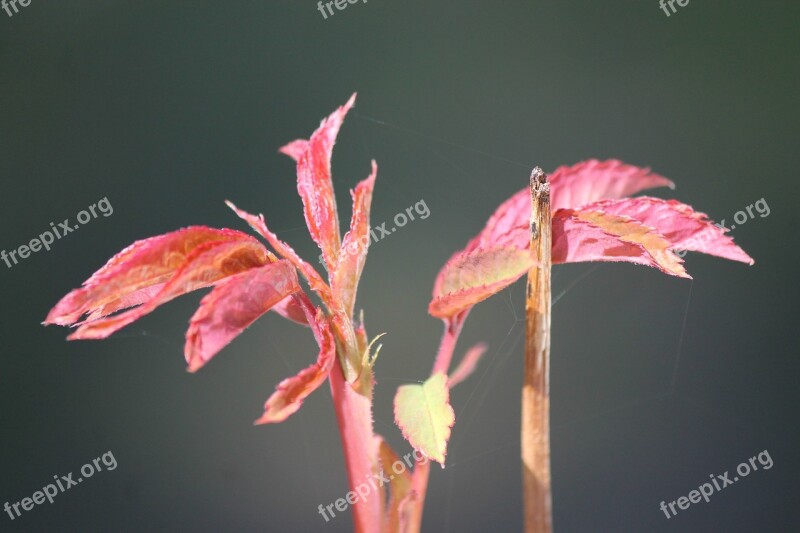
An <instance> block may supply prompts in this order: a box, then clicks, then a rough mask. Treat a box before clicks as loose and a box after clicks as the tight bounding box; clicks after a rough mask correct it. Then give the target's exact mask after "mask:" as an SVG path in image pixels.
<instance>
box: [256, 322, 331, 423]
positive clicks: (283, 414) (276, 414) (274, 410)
mask: <svg viewBox="0 0 800 533" xmlns="http://www.w3.org/2000/svg"><path fill="white" fill-rule="evenodd" d="M315 331H316V334H317V343H318V344H319V347H320V349H319V356H318V357H317V361H316V362H315V363H314V364H313V365H311V366H309V367H308V368H306V369H304V370H301V371H300V373H298V374H297V375H296V376H292V377H290V378H286V379H284V380H283V381H281V382H280V384H278V387H277V388H276V390H275V392H274V393H273V394H272V396H270V397H269V400H267V403H266V404H264V414H263V415H262V416H261V418H259V419H258V420H256V422H255V423H256V424H271V423H277V422H283V421H284V420H286V419H287V418H288V417H289V416H291V415H292V414H294V413H295V412H296V411H297V410H298V409H300V406H301V405H303V400H305V399H306V398H307V397H308V395H309V394H311V393H312V392H314V391H315V390H316V389H317V388H319V386H320V385H322V383H324V382H325V379H326V378H327V377H328V374H329V373H330V371H331V368H332V367H333V363H334V362H335V361H336V343H335V342H334V340H333V334H332V333H331V328H330V325H329V324H328V321H327V320H326V319H324V318H322V317H319V316H318V317H317V319H316V326H315Z"/></svg>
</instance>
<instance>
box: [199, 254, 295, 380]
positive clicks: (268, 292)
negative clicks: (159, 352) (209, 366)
mask: <svg viewBox="0 0 800 533" xmlns="http://www.w3.org/2000/svg"><path fill="white" fill-rule="evenodd" d="M299 290H300V285H299V283H298V281H297V273H296V271H295V269H294V267H293V266H292V265H291V263H289V262H288V261H286V260H281V261H278V262H276V263H270V264H267V265H264V266H262V267H257V268H252V269H250V270H246V271H244V272H241V273H239V274H236V275H234V276H231V277H229V278H226V279H224V280H223V281H221V282H220V283H218V284H217V286H216V287H214V290H212V291H211V292H210V293H208V294H207V295H206V296H205V297H204V298H203V300H202V301H201V302H200V307H199V308H198V309H197V311H196V312H195V314H194V316H192V319H191V321H190V322H189V330H188V331H187V332H186V347H185V349H184V355H185V357H186V362H187V363H188V364H189V371H190V372H195V371H197V370H198V369H200V368H201V367H202V366H203V365H205V364H206V363H207V362H208V361H209V360H210V359H211V358H212V357H214V356H215V355H216V354H217V353H218V352H219V351H220V350H221V349H222V348H224V347H225V346H226V345H227V344H228V343H229V342H231V341H232V340H233V339H234V338H236V337H237V336H238V335H239V334H240V333H241V332H242V331H244V330H245V329H246V328H247V327H248V326H249V325H250V324H252V323H253V322H255V321H256V319H258V318H259V317H260V316H261V315H263V314H264V313H266V312H267V311H269V310H270V308H272V307H273V306H274V305H276V304H277V303H278V302H280V301H281V300H283V299H284V298H286V297H288V296H289V295H291V294H293V293H295V292H297V291H299Z"/></svg>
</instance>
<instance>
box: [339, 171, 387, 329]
mask: <svg viewBox="0 0 800 533" xmlns="http://www.w3.org/2000/svg"><path fill="white" fill-rule="evenodd" d="M377 173H378V165H377V164H376V163H375V161H373V162H372V173H371V174H370V176H369V177H368V178H367V179H365V180H364V181H362V182H361V183H359V184H358V185H357V186H356V188H355V190H354V191H352V196H353V216H352V219H351V221H350V231H348V232H347V234H345V236H344V241H342V247H341V249H340V250H339V258H338V260H337V262H336V268H335V269H334V271H333V273H332V274H331V288H332V289H333V292H334V294H335V295H336V297H337V298H339V300H340V301H341V302H342V307H343V308H344V310H345V313H347V315H348V316H349V315H352V314H353V306H354V305H355V295H356V290H357V289H358V281H359V279H360V278H361V272H362V271H363V270H364V263H365V262H366V260H367V249H368V248H369V239H370V235H369V212H370V205H371V204H372V190H373V188H374V187H375V176H376V175H377Z"/></svg>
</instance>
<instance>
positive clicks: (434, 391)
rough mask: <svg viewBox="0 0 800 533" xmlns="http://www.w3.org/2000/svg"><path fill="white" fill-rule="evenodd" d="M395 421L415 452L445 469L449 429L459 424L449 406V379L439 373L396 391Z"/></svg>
mask: <svg viewBox="0 0 800 533" xmlns="http://www.w3.org/2000/svg"><path fill="white" fill-rule="evenodd" d="M394 419H395V422H396V423H397V425H398V426H399V427H400V429H401V431H402V432H403V436H404V437H405V438H406V439H407V440H408V442H409V443H411V445H412V446H413V447H414V448H416V449H417V450H419V451H420V452H422V453H423V454H425V456H427V457H428V458H430V459H433V460H434V461H437V462H439V463H441V464H442V465H444V458H445V455H447V441H448V440H449V439H450V428H451V427H453V424H454V423H455V421H456V417H455V413H453V408H452V407H451V406H450V389H449V388H448V387H447V376H446V375H444V374H443V373H437V374H434V375H433V376H431V377H430V378H428V380H427V381H426V382H425V383H422V384H421V385H420V384H413V385H403V386H402V387H400V388H399V389H397V395H396V396H395V397H394Z"/></svg>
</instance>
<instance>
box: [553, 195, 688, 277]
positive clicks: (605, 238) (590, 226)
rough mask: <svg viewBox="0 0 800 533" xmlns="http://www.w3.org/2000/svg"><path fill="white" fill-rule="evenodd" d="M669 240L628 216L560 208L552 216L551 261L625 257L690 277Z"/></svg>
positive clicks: (573, 261) (566, 261)
mask: <svg viewBox="0 0 800 533" xmlns="http://www.w3.org/2000/svg"><path fill="white" fill-rule="evenodd" d="M670 246H671V245H670V243H669V241H667V240H666V239H665V238H664V237H662V236H661V235H659V234H658V233H657V232H656V231H655V230H653V228H651V227H648V226H645V225H643V224H641V223H639V222H637V221H636V220H634V219H632V218H629V217H620V216H616V215H610V214H607V213H604V212H602V211H592V210H588V209H580V210H572V209H562V210H560V211H559V212H558V213H556V215H555V216H554V217H553V252H552V261H553V264H556V263H576V262H581V261H627V262H629V263H637V264H640V265H646V266H651V267H655V268H658V269H659V270H661V271H662V272H664V273H665V274H670V275H673V276H679V277H682V278H689V277H691V276H689V275H688V274H687V273H686V271H685V270H684V268H683V266H682V265H681V263H682V261H681V259H680V258H678V257H677V256H676V255H675V254H673V253H672V252H671V251H670Z"/></svg>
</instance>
